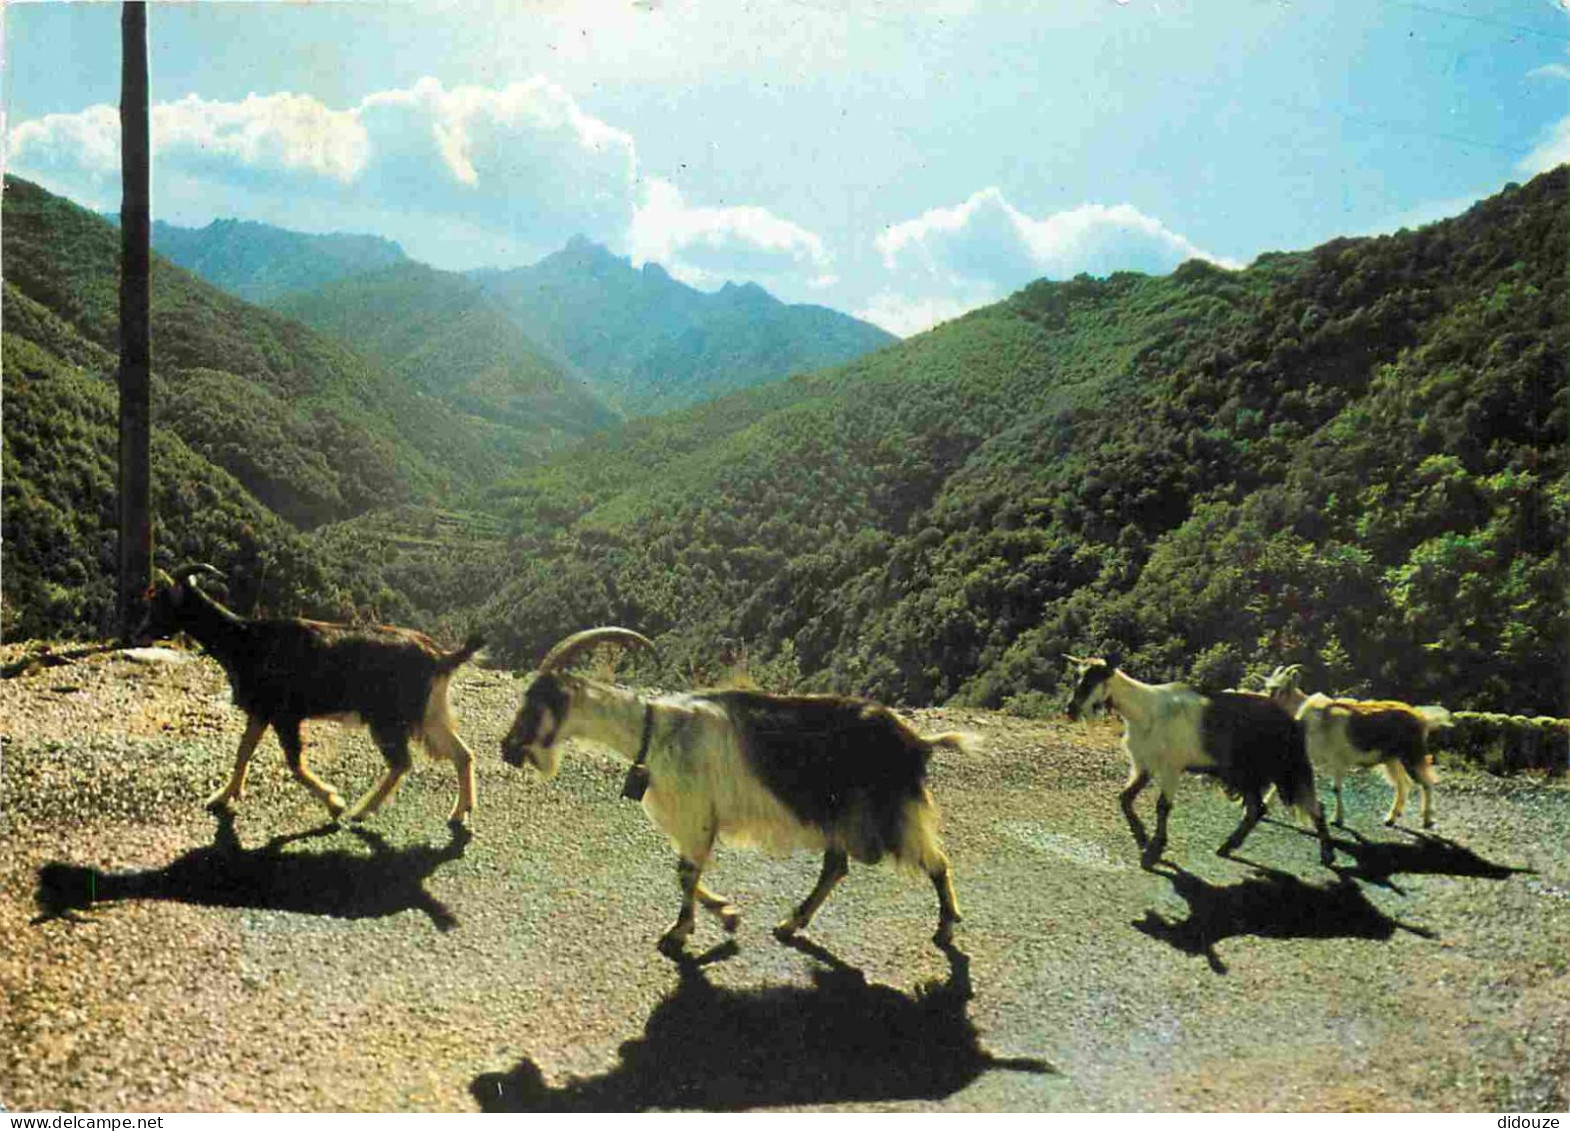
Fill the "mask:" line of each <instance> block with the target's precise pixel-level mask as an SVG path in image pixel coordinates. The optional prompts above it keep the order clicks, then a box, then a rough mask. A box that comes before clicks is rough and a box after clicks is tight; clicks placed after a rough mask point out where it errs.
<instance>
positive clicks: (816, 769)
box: [502, 627, 965, 951]
mask: <svg viewBox="0 0 1570 1131" xmlns="http://www.w3.org/2000/svg"><path fill="white" fill-rule="evenodd" d="M602 642H613V643H618V644H632V645H636V646H639V647H645V648H652V647H653V645H652V644H651V643H650V642H649V641H648V640H647V639H646V638H645V637H643V636H640V635H639V634H638V633H636V632H632V631H631V630H629V629H624V628H613V627H605V628H594V629H588V630H585V631H583V632H579V633H575V634H573V635H571V636H569V637H567V638H566V639H565V640H563V641H561V642H560V643H559V644H557V645H556V646H555V647H554V648H552V649H551V650H550V652H549V653H548V654H547V655H546V657H545V659H544V660H542V661H541V662H540V666H539V670H538V671H537V672H535V674H534V676H533V678H532V680H531V681H530V683H529V685H528V688H527V690H526V691H525V693H524V698H523V703H522V705H521V706H520V707H519V708H518V714H517V717H516V718H515V719H514V720H513V724H512V727H511V729H509V730H508V732H507V735H506V737H505V738H504V739H503V740H502V759H503V760H504V761H506V762H507V763H508V764H509V765H512V766H522V765H523V762H524V760H525V759H527V760H528V761H529V762H530V763H531V764H532V765H534V766H535V767H536V768H537V769H539V770H540V771H541V772H542V773H543V774H545V775H546V776H550V775H551V774H553V773H555V772H556V767H557V762H558V744H559V743H560V742H561V741H562V740H563V739H566V738H583V739H587V740H589V741H592V742H597V743H600V744H601V745H604V746H608V747H610V748H611V749H613V750H616V751H619V752H620V753H621V754H622V755H623V756H625V757H627V758H629V759H631V760H632V761H633V763H634V765H635V766H637V765H639V764H642V765H644V766H645V767H646V770H647V775H648V776H647V785H646V791H645V792H644V793H643V796H642V801H643V808H644V812H645V813H647V814H648V816H649V819H650V820H651V821H653V822H654V824H655V826H656V827H658V828H659V829H660V830H661V831H662V832H664V833H665V835H666V836H667V837H669V838H670V841H671V844H672V845H673V846H674V847H675V849H676V852H677V854H678V857H679V859H678V863H677V877H678V880H679V882H680V886H681V904H680V909H679V911H678V912H677V915H676V922H675V923H674V924H672V925H671V927H670V929H669V930H667V931H666V932H665V934H664V935H663V936H662V937H661V939H660V947H661V949H662V950H666V951H670V950H678V949H680V948H681V946H682V945H683V943H684V942H685V941H686V939H687V937H688V936H689V935H690V934H691V933H692V931H693V927H694V904H695V902H701V903H702V904H703V906H704V908H705V909H706V910H708V911H710V912H712V913H714V914H715V915H717V916H719V918H720V921H721V923H722V924H723V926H724V928H725V930H727V931H734V930H735V929H736V927H737V925H738V923H739V922H740V913H739V912H738V911H737V910H736V908H735V907H734V906H732V904H731V902H730V901H729V900H728V899H726V898H725V897H724V896H722V895H716V894H714V893H713V892H710V891H709V890H707V889H706V888H705V887H704V886H703V884H702V883H701V876H702V873H703V868H704V865H705V864H706V863H708V860H709V856H710V854H711V853H712V851H713V849H714V845H715V843H716V842H717V841H724V842H726V843H728V844H736V843H742V844H752V845H755V846H758V847H762V848H764V849H767V850H771V851H776V852H789V851H791V850H794V849H813V850H818V851H821V852H822V853H823V869H822V871H821V873H820V874H819V876H818V882H817V884H816V885H815V886H814V887H813V889H812V892H811V894H809V895H808V896H807V898H806V899H805V900H804V901H803V902H802V903H801V904H800V906H798V907H797V908H796V910H795V911H794V912H793V913H792V914H791V915H790V916H788V917H787V918H786V919H785V920H784V921H783V922H781V923H780V924H779V925H778V926H777V927H776V928H775V931H776V933H777V934H778V935H779V936H780V937H782V938H783V937H786V936H788V935H790V934H791V933H793V932H795V931H799V930H801V929H803V928H805V927H806V926H807V924H808V923H809V922H810V921H811V920H812V916H813V914H814V913H815V912H816V911H817V910H818V908H819V906H821V905H822V903H823V901H824V900H825V899H826V898H827V897H828V895H829V892H830V891H831V890H832V889H833V887H834V885H835V884H836V883H838V882H839V881H840V880H841V879H842V878H843V877H844V876H845V874H846V872H847V871H848V870H849V869H848V863H847V861H848V859H850V858H854V859H855V860H857V861H859V862H862V863H866V864H872V863H876V862H877V861H878V860H880V859H881V858H883V857H885V856H888V857H890V858H892V859H893V860H894V861H895V862H896V863H898V864H901V865H904V866H906V867H909V868H912V869H919V870H920V871H922V872H924V873H926V875H927V876H928V877H929V878H930V879H931V881H932V885H933V888H934V889H935V890H936V892H937V896H938V930H937V934H936V935H935V936H934V937H935V938H936V940H937V941H938V942H939V943H940V944H943V943H947V942H948V941H949V939H950V937H951V936H952V932H953V927H954V924H955V923H957V922H959V921H960V912H959V904H958V901H957V900H956V898H955V895H954V884H953V881H952V880H951V879H950V877H949V863H948V858H947V857H946V856H945V855H944V853H943V849H942V847H941V845H940V843H939V839H938V810H937V806H936V805H935V803H934V802H933V800H932V795H931V793H929V792H928V790H927V785H926V778H927V761H928V759H929V757H930V756H931V754H932V751H933V750H935V749H937V748H939V747H949V748H962V745H963V743H964V741H965V740H964V739H963V738H962V736H960V735H958V734H939V735H921V734H918V733H917V732H916V731H915V730H913V729H912V728H911V727H910V726H909V725H908V724H906V723H905V722H904V721H902V720H901V719H900V718H899V717H898V716H897V715H895V714H894V713H893V712H892V711H890V710H888V708H886V707H882V706H880V705H878V704H876V703H871V702H868V701H866V700H862V699H852V698H845V697H841V696H837V695H769V694H765V693H763V692H758V691H740V690H736V691H700V692H693V693H690V694H675V695H659V696H649V695H643V694H640V693H638V692H636V691H632V690H629V689H627V688H624V687H616V686H611V685H608V684H604V683H599V682H597V681H595V680H591V679H586V678H584V677H582V676H577V675H572V674H569V673H568V672H567V671H565V670H564V669H565V668H566V666H567V664H568V663H570V662H571V661H572V659H573V658H574V657H575V656H578V655H580V654H582V653H583V652H584V651H585V650H586V649H588V648H591V647H593V646H594V645H596V644H599V643H602Z"/></svg>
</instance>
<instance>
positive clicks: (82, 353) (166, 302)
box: [0, 178, 516, 635]
mask: <svg viewBox="0 0 1570 1131" xmlns="http://www.w3.org/2000/svg"><path fill="white" fill-rule="evenodd" d="M4 209H5V212H4V245H3V257H4V259H3V270H4V277H5V286H4V309H3V318H4V355H3V365H4V380H5V389H4V392H5V413H4V429H5V483H4V501H5V515H4V553H5V558H4V595H5V605H4V616H3V619H0V630H3V631H4V632H5V633H6V634H7V635H16V634H44V633H48V634H58V633H96V632H102V631H104V630H105V629H106V628H107V627H108V621H107V617H108V615H109V608H108V604H107V602H108V601H109V598H110V594H111V591H112V588H113V586H112V583H111V580H110V579H111V578H112V574H113V568H114V545H113V538H114V535H113V531H114V529H115V527H116V523H115V521H114V513H115V512H114V508H115V502H114V497H115V487H114V468H115V460H116V456H115V452H116V444H117V437H116V425H115V403H116V398H115V394H114V388H113V381H114V373H115V368H116V358H115V356H114V350H115V348H116V338H117V334H118V322H117V313H116V312H117V303H118V275H119V268H118V263H119V250H120V247H119V242H120V236H119V232H118V231H117V230H116V229H115V228H114V226H113V225H111V224H110V223H108V222H107V221H105V220H104V219H103V218H101V217H99V216H96V215H94V214H93V213H91V212H88V211H87V210H85V209H82V208H79V207H77V206H76V205H74V204H72V203H70V202H69V201H66V200H63V199H61V198H59V197H55V196H53V195H51V194H49V193H48V192H45V191H44V190H43V189H40V188H38V187H37V186H35V185H32V184H29V183H28V182H26V181H21V180H18V179H15V178H7V179H6V182H5V199H4ZM153 341H154V346H153V365H154V389H153V403H154V424H155V467H156V473H155V474H156V476H157V480H156V482H155V496H156V501H157V504H158V521H159V530H158V538H157V546H158V551H159V554H160V556H161V557H162V558H164V559H165V560H167V561H172V560H173V559H175V558H179V559H187V558H190V557H201V558H205V559H207V560H210V561H213V562H215V563H216V564H218V565H219V566H221V567H223V568H225V569H230V570H233V571H235V573H236V578H235V582H236V589H235V593H234V597H235V599H236V600H237V601H238V602H242V603H243V604H244V605H245V606H246V607H250V606H251V605H253V604H255V603H257V602H260V603H261V604H263V605H266V606H269V607H272V608H281V609H284V610H287V611H291V612H293V611H306V610H309V611H314V612H317V613H323V614H341V615H353V614H355V613H356V612H363V613H367V614H368V613H370V612H373V611H374V612H379V613H382V614H383V615H388V616H394V615H399V614H401V613H403V612H405V611H407V610H408V608H409V605H408V603H407V602H405V601H404V600H403V598H402V597H401V596H399V595H398V594H395V593H394V592H392V591H391V590H386V589H383V588H382V587H381V586H380V584H379V582H377V581H376V580H375V579H373V578H371V577H370V576H369V575H368V574H367V573H366V572H365V570H364V567H363V566H362V564H361V563H360V562H358V561H355V560H352V559H345V560H341V561H340V560H334V559H332V558H331V557H330V556H327V555H324V554H323V553H322V551H321V550H320V549H319V548H315V547H313V546H312V545H311V544H310V542H309V541H308V540H307V539H305V538H304V537H303V536H302V535H301V534H299V533H298V532H297V531H296V529H293V528H308V527H312V526H316V525H319V524H321V523H324V522H331V521H333V520H336V519H343V518H347V517H349V516H352V515H356V514H361V513H364V512H367V511H370V510H373V509H376V508H381V507H387V506H392V505H396V504H400V503H405V502H415V501H420V500H425V499H436V498H440V499H445V500H454V501H455V500H457V499H460V498H462V497H463V496H464V495H466V494H469V493H472V492H473V491H474V490H476V488H477V486H478V485H479V484H480V483H483V482H487V481H489V480H490V479H491V478H492V477H494V476H495V475H496V474H498V472H499V471H500V470H503V469H505V468H508V467H514V466H516V463H515V462H503V461H502V460H500V459H499V458H498V456H497V454H496V453H495V451H494V450H493V449H489V448H488V447H487V444H486V438H485V437H484V436H483V435H477V434H476V429H475V428H474V427H473V425H472V422H471V421H470V420H469V419H467V418H465V417H464V416H462V415H460V414H459V413H457V412H455V411H453V410H452V409H451V408H449V407H448V406H446V405H445V404H443V403H441V402H440V401H437V400H434V399H432V398H429V397H426V396H423V395H422V394H421V393H420V392H419V390H418V389H417V388H416V387H414V386H413V385H412V384H410V383H409V382H408V381H406V380H402V379H399V378H396V377H393V376H390V375H388V374H386V373H385V372H383V371H381V370H380V369H378V368H377V367H376V366H374V365H373V364H371V363H369V362H367V361H366V360H365V359H363V358H361V357H360V356H358V355H356V354H354V353H352V352H350V351H349V350H346V349H345V348H343V347H342V346H340V345H338V344H336V343H334V342H332V341H329V340H328V339H326V338H324V337H322V336H321V335H319V334H316V333H314V332H312V331H310V330H308V329H307V328H305V327H304V326H301V325H299V324H297V323H294V322H290V321H288V320H287V319H284V318H282V317H279V316H278V315H275V314H271V313H269V312H267V311H264V310H261V309H259V308H256V307H253V306H250V305H248V304H246V303H244V302H241V301H240V300H238V299H235V298H232V297H231V296H229V295H226V294H224V293H223V292H221V291H218V290H217V289H215V288H213V287H211V286H209V285H208V284H206V283H203V282H201V281H200V280H197V279H195V278H193V277H192V276H190V275H189V274H187V273H186V272H185V271H183V270H181V269H180V268H177V267H174V266H172V265H171V264H168V263H167V262H164V261H163V260H161V259H158V258H156V257H155V259H154V267H153Z"/></svg>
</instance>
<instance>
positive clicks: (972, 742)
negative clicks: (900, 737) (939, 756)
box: [921, 730, 981, 754]
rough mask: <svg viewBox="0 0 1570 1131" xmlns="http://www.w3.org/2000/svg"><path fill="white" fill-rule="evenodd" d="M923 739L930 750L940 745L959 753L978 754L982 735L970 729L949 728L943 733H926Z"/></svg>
mask: <svg viewBox="0 0 1570 1131" xmlns="http://www.w3.org/2000/svg"><path fill="white" fill-rule="evenodd" d="M921 741H922V742H924V743H926V744H927V749H928V750H929V751H931V750H936V749H938V748H939V747H942V748H943V749H944V750H953V751H955V752H956V753H959V754H977V753H980V751H981V736H980V735H979V734H972V733H971V732H970V731H964V730H949V731H944V732H943V733H942V734H924V735H922V736H921Z"/></svg>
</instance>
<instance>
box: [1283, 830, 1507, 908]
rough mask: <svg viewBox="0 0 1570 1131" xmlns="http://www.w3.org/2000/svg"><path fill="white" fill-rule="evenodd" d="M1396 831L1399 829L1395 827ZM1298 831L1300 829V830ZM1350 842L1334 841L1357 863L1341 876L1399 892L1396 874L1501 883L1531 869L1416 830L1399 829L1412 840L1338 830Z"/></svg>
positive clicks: (1341, 869)
mask: <svg viewBox="0 0 1570 1131" xmlns="http://www.w3.org/2000/svg"><path fill="white" fill-rule="evenodd" d="M1396 827H1397V828H1399V827H1400V826H1396ZM1300 831H1301V830H1300ZM1340 831H1341V832H1343V833H1346V834H1347V835H1348V836H1349V837H1350V838H1351V839H1350V840H1337V841H1336V848H1337V849H1339V850H1340V851H1342V852H1344V853H1346V854H1347V855H1348V856H1350V857H1352V859H1354V860H1356V861H1357V863H1356V865H1354V866H1353V867H1351V868H1343V867H1337V868H1336V871H1337V872H1339V873H1340V874H1341V875H1343V876H1348V877H1351V878H1353V879H1358V880H1363V881H1365V882H1367V883H1371V884H1377V885H1378V886H1380V887H1384V888H1389V889H1390V890H1391V891H1395V892H1401V893H1402V894H1405V893H1404V892H1402V889H1401V888H1400V887H1399V886H1398V885H1396V884H1395V883H1393V882H1392V881H1391V878H1390V877H1392V876H1394V875H1397V874H1402V873H1404V874H1406V875H1412V876H1417V875H1423V876H1476V877H1479V878H1481V879H1485V880H1503V879H1506V878H1507V877H1509V876H1514V875H1518V874H1521V873H1530V872H1532V870H1533V869H1531V868H1512V867H1511V866H1509V865H1508V864H1495V863H1494V862H1493V861H1491V860H1485V859H1484V858H1483V857H1481V856H1479V855H1478V854H1477V853H1475V852H1473V851H1472V850H1471V849H1470V848H1467V847H1466V846H1465V845H1461V844H1457V843H1456V842H1455V841H1453V840H1450V839H1448V838H1446V837H1442V836H1435V835H1434V834H1432V833H1424V832H1418V831H1417V830H1416V829H1401V831H1402V832H1404V833H1406V834H1407V835H1408V836H1410V837H1411V838H1412V840H1411V841H1408V842H1402V841H1388V840H1369V839H1368V838H1367V837H1365V836H1363V835H1362V834H1361V833H1357V832H1353V831H1352V830H1351V829H1347V828H1343V829H1341V830H1340Z"/></svg>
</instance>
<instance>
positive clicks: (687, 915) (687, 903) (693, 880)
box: [659, 856, 703, 954]
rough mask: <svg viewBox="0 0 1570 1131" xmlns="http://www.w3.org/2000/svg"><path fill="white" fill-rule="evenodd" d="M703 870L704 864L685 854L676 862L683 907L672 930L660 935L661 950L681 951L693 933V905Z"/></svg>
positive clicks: (668, 951)
mask: <svg viewBox="0 0 1570 1131" xmlns="http://www.w3.org/2000/svg"><path fill="white" fill-rule="evenodd" d="M702 870H703V869H702V865H700V864H698V863H697V862H696V861H693V860H688V859H687V858H686V857H685V856H683V857H682V858H681V859H680V860H678V861H677V862H676V880H677V882H678V883H679V884H680V885H681V909H680V910H679V911H677V913H676V922H674V923H672V924H671V927H670V930H668V931H666V932H665V933H664V934H663V935H661V936H660V944H659V946H660V950H662V951H663V952H665V953H666V954H676V953H679V952H680V951H681V949H682V947H683V946H684V945H686V942H687V936H689V935H691V934H692V929H693V926H694V925H695V922H694V920H695V916H694V915H693V905H694V901H695V900H696V898H697V894H698V888H699V886H700V885H699V883H698V876H699V875H700V874H701V872H702Z"/></svg>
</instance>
